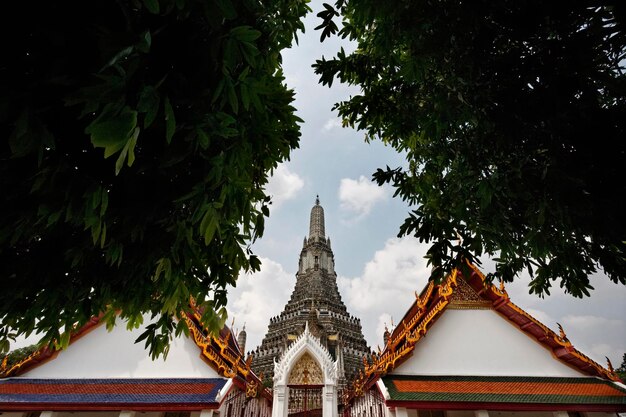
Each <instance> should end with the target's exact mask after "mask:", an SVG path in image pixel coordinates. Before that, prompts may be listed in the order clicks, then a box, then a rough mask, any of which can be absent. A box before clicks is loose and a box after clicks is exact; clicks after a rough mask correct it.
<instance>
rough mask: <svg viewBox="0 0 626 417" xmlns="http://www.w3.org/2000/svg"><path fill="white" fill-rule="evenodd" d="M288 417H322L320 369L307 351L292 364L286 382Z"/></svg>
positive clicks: (321, 378)
mask: <svg viewBox="0 0 626 417" xmlns="http://www.w3.org/2000/svg"><path fill="white" fill-rule="evenodd" d="M287 388H288V392H289V400H288V404H287V415H288V417H322V398H323V396H322V391H323V389H324V374H323V373H322V368H321V367H320V365H319V364H318V363H317V361H316V360H315V359H314V358H313V357H312V356H311V354H310V353H309V352H308V351H305V352H304V354H303V355H302V356H300V358H299V359H298V360H297V361H296V363H295V364H293V367H292V368H291V371H290V372H289V378H288V380H287Z"/></svg>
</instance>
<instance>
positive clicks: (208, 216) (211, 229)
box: [200, 206, 219, 246]
mask: <svg viewBox="0 0 626 417" xmlns="http://www.w3.org/2000/svg"><path fill="white" fill-rule="evenodd" d="M218 224H219V222H218V218H217V212H216V211H215V209H213V207H211V206H209V207H208V208H207V210H206V211H205V213H204V216H203V217H202V222H200V234H201V235H203V236H204V244H205V245H207V246H208V245H209V243H211V241H212V240H213V236H214V235H215V232H216V231H217V226H218Z"/></svg>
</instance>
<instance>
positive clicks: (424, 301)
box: [347, 263, 619, 400]
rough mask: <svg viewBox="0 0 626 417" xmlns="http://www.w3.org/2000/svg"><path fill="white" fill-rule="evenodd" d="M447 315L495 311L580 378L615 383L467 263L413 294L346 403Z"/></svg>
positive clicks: (609, 371) (609, 374)
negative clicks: (453, 311)
mask: <svg viewBox="0 0 626 417" xmlns="http://www.w3.org/2000/svg"><path fill="white" fill-rule="evenodd" d="M464 274H465V276H464ZM446 309H491V310H494V311H496V312H497V313H498V314H499V315H500V316H501V317H503V318H504V319H506V320H508V321H509V322H510V323H511V324H513V325H514V326H515V327H516V328H517V329H518V330H519V331H521V332H523V333H525V334H526V335H527V336H528V337H531V338H533V339H535V340H536V341H537V342H539V343H540V344H541V345H542V346H544V347H545V348H547V349H549V351H551V353H552V356H553V357H554V358H555V359H556V360H558V361H560V362H562V363H564V364H566V365H568V366H569V367H571V368H574V369H576V370H577V371H579V372H580V373H581V374H582V375H581V376H585V375H586V376H593V377H598V378H602V379H604V380H608V381H619V378H618V376H617V374H616V373H615V372H614V370H613V369H612V367H611V366H610V365H609V369H606V368H604V367H603V366H601V365H600V364H598V363H596V362H595V361H593V360H592V359H590V358H589V357H587V356H586V355H584V354H583V353H581V352H580V351H578V350H577V349H576V348H574V346H573V345H572V343H571V342H570V341H569V340H568V339H567V336H566V335H565V332H564V331H563V329H562V328H560V330H559V333H558V334H557V333H555V332H554V331H552V330H550V329H549V328H548V327H546V326H545V325H544V324H542V323H540V322H539V321H538V320H537V319H535V318H534V317H532V316H531V315H530V314H528V313H527V312H526V311H524V310H523V309H521V308H520V307H518V306H517V305H515V304H514V303H513V302H512V301H511V300H510V298H509V296H508V294H507V292H506V290H505V289H504V286H503V285H501V286H500V288H498V287H496V286H495V285H493V284H491V283H489V282H488V281H487V280H486V278H485V276H484V275H483V274H482V273H481V272H480V271H479V270H478V268H476V267H475V266H474V265H471V264H469V263H468V264H467V266H466V267H464V268H463V272H461V271H460V270H454V271H453V272H452V273H451V274H450V275H449V276H448V277H447V278H446V279H444V280H443V281H442V282H441V283H440V284H435V283H434V282H432V281H430V282H429V283H428V285H427V286H426V287H425V288H424V290H423V291H422V292H421V293H420V294H417V293H416V300H415V302H414V303H412V305H411V306H410V307H409V309H408V311H407V312H406V314H405V315H404V317H403V318H402V320H401V321H400V323H399V324H398V325H397V326H396V328H395V329H394V330H393V331H392V332H391V335H390V336H389V339H388V341H387V343H386V344H385V347H384V349H383V350H382V351H381V352H380V353H379V354H378V355H372V356H371V357H370V358H363V361H364V366H365V372H364V373H363V374H361V375H360V377H359V378H358V379H357V380H356V381H355V382H354V384H353V386H352V391H351V393H350V394H349V396H348V398H347V400H348V399H349V398H350V397H356V396H359V395H361V394H362V393H363V392H364V391H365V390H367V389H369V388H370V387H372V385H373V384H375V383H376V381H377V380H378V379H379V377H381V376H385V375H387V374H389V373H390V372H392V371H393V370H394V369H396V368H397V367H398V366H400V365H401V364H402V363H403V362H404V361H406V360H407V359H408V358H409V357H410V356H411V355H412V354H413V351H414V349H415V346H416V344H417V343H419V341H420V340H421V339H423V338H424V337H425V336H426V335H427V333H428V332H429V330H430V329H431V327H432V326H433V325H435V323H436V321H437V319H438V318H439V317H440V316H441V315H442V313H443V312H444V311H445V310H446Z"/></svg>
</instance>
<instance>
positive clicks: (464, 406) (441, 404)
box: [386, 400, 626, 413]
mask: <svg viewBox="0 0 626 417" xmlns="http://www.w3.org/2000/svg"><path fill="white" fill-rule="evenodd" d="M386 404H387V407H404V408H411V409H417V410H490V411H491V410H493V411H579V412H607V413H615V412H624V411H626V406H624V405H604V404H520V403H480V402H475V403H472V402H447V401H399V400H395V401H387V402H386Z"/></svg>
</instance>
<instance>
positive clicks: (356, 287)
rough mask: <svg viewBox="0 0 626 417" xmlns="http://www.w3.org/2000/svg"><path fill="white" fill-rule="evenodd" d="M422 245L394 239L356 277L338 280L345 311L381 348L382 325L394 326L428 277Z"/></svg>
mask: <svg viewBox="0 0 626 417" xmlns="http://www.w3.org/2000/svg"><path fill="white" fill-rule="evenodd" d="M425 248H426V245H425V244H420V243H419V242H418V241H417V240H416V239H414V238H411V237H405V238H401V239H398V238H393V239H389V240H387V242H385V247H384V248H383V249H381V250H379V251H377V252H376V253H375V254H374V258H373V259H372V260H371V261H369V262H368V263H367V264H366V265H365V268H364V270H363V273H362V274H361V276H359V277H354V278H347V277H340V278H339V279H338V285H339V287H340V291H341V294H342V296H343V297H344V300H345V302H346V304H347V307H348V311H350V312H352V314H355V315H356V316H357V317H359V318H360V319H361V324H362V326H363V333H364V335H365V338H366V340H367V341H368V342H369V343H371V344H373V345H374V346H376V344H381V345H382V332H383V330H384V325H385V323H386V324H387V325H388V326H389V325H390V324H391V323H390V322H391V321H392V319H393V321H394V323H395V324H397V323H398V321H399V320H401V319H402V316H403V315H404V313H405V312H406V310H407V309H408V308H409V307H410V306H411V303H412V302H413V301H414V300H415V291H418V292H419V291H421V289H422V288H423V287H424V285H426V282H427V280H428V276H429V274H430V271H429V268H428V267H427V266H426V259H424V258H423V255H422V254H423V253H425Z"/></svg>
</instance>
